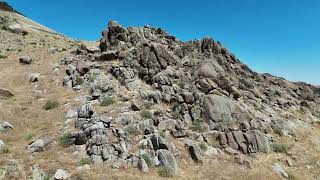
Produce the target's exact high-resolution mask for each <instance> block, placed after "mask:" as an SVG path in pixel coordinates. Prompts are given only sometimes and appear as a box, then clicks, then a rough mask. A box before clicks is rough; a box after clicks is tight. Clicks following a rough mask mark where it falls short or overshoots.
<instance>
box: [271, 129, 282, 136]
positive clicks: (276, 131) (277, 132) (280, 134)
mask: <svg viewBox="0 0 320 180" xmlns="http://www.w3.org/2000/svg"><path fill="white" fill-rule="evenodd" d="M273 132H274V133H276V134H278V135H279V136H283V132H282V130H281V129H280V128H279V127H276V128H273Z"/></svg>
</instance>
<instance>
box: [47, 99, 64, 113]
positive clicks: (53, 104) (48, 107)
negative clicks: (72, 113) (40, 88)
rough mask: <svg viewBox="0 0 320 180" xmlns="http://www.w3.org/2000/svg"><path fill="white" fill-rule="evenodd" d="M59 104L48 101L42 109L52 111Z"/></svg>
mask: <svg viewBox="0 0 320 180" xmlns="http://www.w3.org/2000/svg"><path fill="white" fill-rule="evenodd" d="M59 106H60V104H59V102H58V101H54V100H49V101H47V102H46V104H45V105H44V106H43V109H44V110H46V111H48V110H50V109H54V108H57V107H59Z"/></svg>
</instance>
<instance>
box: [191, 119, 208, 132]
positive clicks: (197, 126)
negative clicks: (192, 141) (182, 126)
mask: <svg viewBox="0 0 320 180" xmlns="http://www.w3.org/2000/svg"><path fill="white" fill-rule="evenodd" d="M190 130H192V131H196V132H199V133H203V132H206V130H207V127H206V126H205V125H204V123H203V122H201V121H197V120H195V121H193V123H192V125H191V127H190Z"/></svg>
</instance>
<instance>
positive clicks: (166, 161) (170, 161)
mask: <svg viewBox="0 0 320 180" xmlns="http://www.w3.org/2000/svg"><path fill="white" fill-rule="evenodd" d="M157 154H158V159H159V161H160V164H161V165H162V166H164V167H165V168H167V169H169V170H171V171H172V172H173V173H175V174H177V173H178V170H179V168H178V163H177V161H176V158H175V157H174V156H173V155H172V154H171V153H170V151H168V150H165V149H159V150H158V151H157Z"/></svg>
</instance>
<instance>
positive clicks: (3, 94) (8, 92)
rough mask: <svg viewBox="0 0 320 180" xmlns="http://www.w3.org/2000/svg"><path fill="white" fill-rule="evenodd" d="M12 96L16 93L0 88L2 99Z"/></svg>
mask: <svg viewBox="0 0 320 180" xmlns="http://www.w3.org/2000/svg"><path fill="white" fill-rule="evenodd" d="M12 96H14V93H13V92H12V91H10V90H9V89H5V88H1V87H0V97H4V98H10V97H12Z"/></svg>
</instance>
